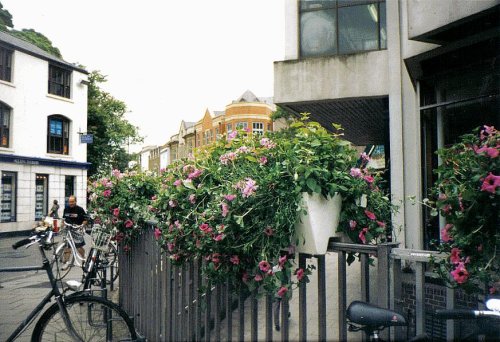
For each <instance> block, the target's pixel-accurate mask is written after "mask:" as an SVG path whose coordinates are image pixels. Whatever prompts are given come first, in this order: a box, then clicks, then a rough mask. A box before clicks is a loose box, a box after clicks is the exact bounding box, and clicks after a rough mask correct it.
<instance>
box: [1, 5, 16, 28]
mask: <svg viewBox="0 0 500 342" xmlns="http://www.w3.org/2000/svg"><path fill="white" fill-rule="evenodd" d="M7 27H10V28H12V27H14V23H13V21H12V14H10V12H9V11H7V10H6V9H4V8H3V5H2V3H1V2H0V30H2V31H6V30H7Z"/></svg>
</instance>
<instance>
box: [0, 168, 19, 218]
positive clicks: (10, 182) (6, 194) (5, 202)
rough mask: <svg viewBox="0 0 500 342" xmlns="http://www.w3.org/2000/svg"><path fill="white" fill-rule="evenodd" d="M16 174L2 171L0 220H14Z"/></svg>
mask: <svg viewBox="0 0 500 342" xmlns="http://www.w3.org/2000/svg"><path fill="white" fill-rule="evenodd" d="M16 190H17V174H16V173H15V172H5V171H2V186H1V199H2V206H1V208H0V222H15V221H16V198H17V193H16Z"/></svg>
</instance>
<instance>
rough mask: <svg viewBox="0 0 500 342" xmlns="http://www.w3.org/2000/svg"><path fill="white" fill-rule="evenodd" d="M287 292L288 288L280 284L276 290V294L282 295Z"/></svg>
mask: <svg viewBox="0 0 500 342" xmlns="http://www.w3.org/2000/svg"><path fill="white" fill-rule="evenodd" d="M287 292H288V289H287V288H286V287H285V286H282V287H281V288H280V289H279V290H278V296H280V297H283V296H284V295H285V294H286V293H287Z"/></svg>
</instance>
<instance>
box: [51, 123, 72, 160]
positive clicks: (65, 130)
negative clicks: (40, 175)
mask: <svg viewBox="0 0 500 342" xmlns="http://www.w3.org/2000/svg"><path fill="white" fill-rule="evenodd" d="M51 121H57V122H60V123H61V135H60V136H59V135H57V134H51ZM56 139H57V140H56ZM58 140H60V146H61V147H60V148H59V149H57V147H56V146H55V145H56V141H58ZM69 141H70V121H69V120H68V119H67V118H65V117H64V116H62V115H51V116H49V117H47V153H51V154H61V155H69V150H70V146H69Z"/></svg>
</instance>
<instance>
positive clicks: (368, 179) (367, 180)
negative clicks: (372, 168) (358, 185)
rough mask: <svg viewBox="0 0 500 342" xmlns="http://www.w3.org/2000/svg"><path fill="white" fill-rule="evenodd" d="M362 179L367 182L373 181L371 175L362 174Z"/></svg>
mask: <svg viewBox="0 0 500 342" xmlns="http://www.w3.org/2000/svg"><path fill="white" fill-rule="evenodd" d="M363 179H364V180H365V181H366V182H367V183H370V184H371V183H373V180H374V179H373V176H364V177H363Z"/></svg>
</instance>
